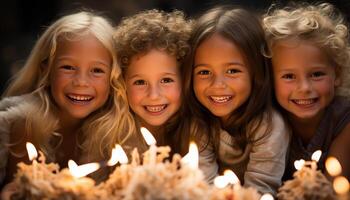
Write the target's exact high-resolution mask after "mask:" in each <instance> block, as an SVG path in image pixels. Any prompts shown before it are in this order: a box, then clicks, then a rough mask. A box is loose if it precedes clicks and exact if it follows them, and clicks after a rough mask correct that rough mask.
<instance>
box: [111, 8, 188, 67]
mask: <svg viewBox="0 0 350 200" xmlns="http://www.w3.org/2000/svg"><path fill="white" fill-rule="evenodd" d="M191 27H192V21H191V20H186V19H185V16H184V13H183V12H181V11H176V10H175V11H173V12H169V13H167V12H164V11H159V10H156V9H153V10H148V11H144V12H141V13H138V14H136V15H133V16H131V17H127V18H124V19H123V20H122V22H121V23H120V24H119V25H118V26H117V27H116V31H115V33H114V38H115V40H116V43H117V44H116V49H117V55H118V63H119V64H120V66H121V67H122V68H123V69H125V68H126V67H127V66H128V65H129V64H130V60H131V58H132V57H133V56H135V55H138V54H145V53H147V52H148V51H150V50H151V49H160V50H165V51H166V52H167V53H169V54H170V55H173V56H175V57H176V59H177V61H178V62H179V63H180V64H182V63H183V61H184V59H185V56H186V55H187V54H188V52H189V51H190V46H189V44H188V39H189V37H190V32H191Z"/></svg>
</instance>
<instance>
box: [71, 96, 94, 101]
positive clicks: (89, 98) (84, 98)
mask: <svg viewBox="0 0 350 200" xmlns="http://www.w3.org/2000/svg"><path fill="white" fill-rule="evenodd" d="M68 97H69V98H71V99H73V100H76V101H90V100H91V99H92V97H91V96H79V95H68Z"/></svg>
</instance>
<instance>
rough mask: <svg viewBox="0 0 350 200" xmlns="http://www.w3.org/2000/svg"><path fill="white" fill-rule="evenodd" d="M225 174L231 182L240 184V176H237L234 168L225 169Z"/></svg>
mask: <svg viewBox="0 0 350 200" xmlns="http://www.w3.org/2000/svg"><path fill="white" fill-rule="evenodd" d="M224 176H225V177H227V179H228V182H229V183H231V184H237V183H239V184H240V181H239V179H238V177H237V176H236V174H235V173H234V172H233V171H232V170H229V169H227V170H225V171H224Z"/></svg>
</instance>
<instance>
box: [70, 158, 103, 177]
mask: <svg viewBox="0 0 350 200" xmlns="http://www.w3.org/2000/svg"><path fill="white" fill-rule="evenodd" d="M68 168H69V172H70V173H71V174H72V176H74V177H75V178H81V177H84V176H86V175H88V174H91V173H92V172H94V171H96V170H98V169H99V168H100V164H99V163H88V164H84V165H79V166H78V165H77V164H76V163H75V162H74V161H73V160H69V161H68Z"/></svg>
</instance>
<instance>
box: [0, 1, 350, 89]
mask: <svg viewBox="0 0 350 200" xmlns="http://www.w3.org/2000/svg"><path fill="white" fill-rule="evenodd" d="M307 2H315V1H307ZM323 2H330V3H332V4H334V5H335V6H336V7H338V8H339V9H340V10H341V11H342V12H343V13H344V14H345V15H347V18H348V21H349V17H350V1H349V0H333V1H323ZM272 3H276V4H279V5H285V4H287V3H288V1H287V0H277V1H268V0H231V1H228V0H226V1H223V0H216V1H213V0H8V1H5V2H2V3H1V5H0V27H1V29H0V94H2V92H3V90H4V89H5V88H6V86H7V83H8V80H9V78H10V77H11V76H12V75H13V74H14V73H15V72H16V71H17V70H18V69H19V68H20V67H22V66H23V63H24V62H25V59H26V58H27V57H28V55H29V53H30V50H31V48H32V47H33V45H34V43H35V41H36V40H37V39H38V38H39V36H40V34H41V33H42V32H43V31H44V30H45V28H46V27H47V26H49V25H50V24H51V23H52V22H53V21H55V20H56V19H58V18H59V17H61V16H62V15H64V14H68V13H71V12H73V11H76V10H81V9H92V10H95V11H98V12H102V13H103V14H104V15H106V16H108V17H109V18H110V19H112V21H113V22H114V24H117V23H118V22H119V21H120V19H121V18H122V17H124V16H129V15H132V14H135V13H137V12H139V11H141V10H146V9H152V8H158V9H162V10H166V11H170V10H173V9H178V10H182V11H184V12H185V13H186V15H188V16H190V17H195V16H196V15H198V14H199V13H201V12H203V11H204V10H206V9H208V8H210V7H213V6H214V5H219V4H235V5H241V6H243V7H246V8H248V9H254V10H257V11H261V12H264V11H266V10H267V8H268V7H269V6H270V5H271V4H272Z"/></svg>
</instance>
